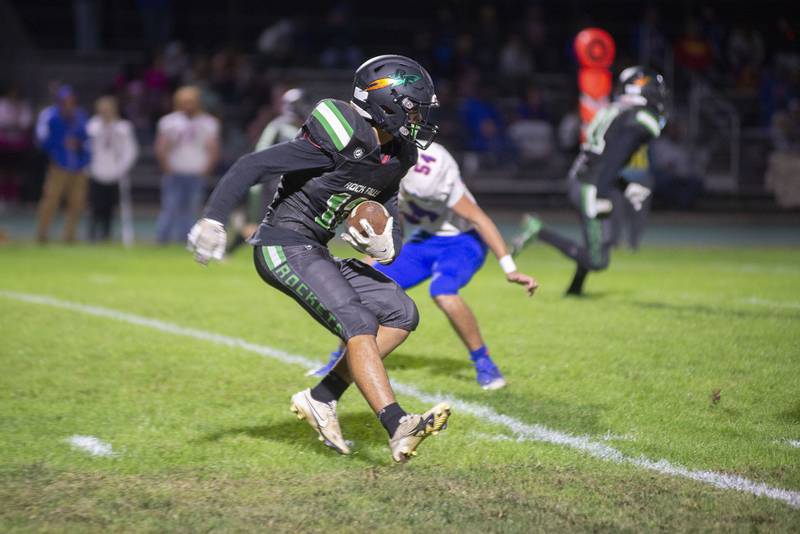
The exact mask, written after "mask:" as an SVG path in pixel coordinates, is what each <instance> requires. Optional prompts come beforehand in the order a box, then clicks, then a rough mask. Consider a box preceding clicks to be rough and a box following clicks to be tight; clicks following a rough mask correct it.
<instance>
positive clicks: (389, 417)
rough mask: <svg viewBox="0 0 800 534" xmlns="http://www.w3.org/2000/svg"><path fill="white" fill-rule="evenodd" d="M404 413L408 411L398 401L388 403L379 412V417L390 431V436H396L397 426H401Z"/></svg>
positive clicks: (387, 430) (384, 426)
mask: <svg viewBox="0 0 800 534" xmlns="http://www.w3.org/2000/svg"><path fill="white" fill-rule="evenodd" d="M404 415H406V412H405V411H404V410H403V409H402V408H401V407H400V405H399V404H397V403H396V402H393V403H392V404H389V405H387V406H386V407H384V409H383V410H381V411H380V412H378V419H380V422H381V424H382V425H383V428H385V429H386V432H388V433H389V437H391V436H394V433H395V432H396V431H397V427H398V426H400V419H401V418H402V417H403V416H404Z"/></svg>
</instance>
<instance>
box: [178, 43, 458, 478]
mask: <svg viewBox="0 0 800 534" xmlns="http://www.w3.org/2000/svg"><path fill="white" fill-rule="evenodd" d="M352 94H353V97H352V100H351V101H350V102H343V101H340V100H333V99H325V100H322V101H321V102H319V103H318V104H317V105H316V107H315V108H314V110H313V111H312V112H311V115H310V116H309V117H308V118H307V119H306V121H305V124H303V128H302V130H301V132H300V134H299V135H298V136H297V137H296V138H294V139H293V140H291V141H289V142H286V143H281V144H278V145H273V146H271V147H269V148H267V149H265V150H262V151H259V152H254V153H251V154H248V155H246V156H243V157H242V158H241V159H239V160H238V161H237V162H236V163H235V164H234V165H233V166H232V167H231V168H230V169H229V170H228V172H227V173H226V174H225V176H223V178H222V180H221V181H220V183H219V184H218V185H217V187H216V189H215V190H214V193H213V194H212V195H211V198H210V199H209V201H208V205H207V206H206V210H205V216H204V218H202V219H201V220H200V221H198V222H197V224H196V225H195V226H194V227H193V228H192V230H191V232H190V233H189V236H188V241H189V246H190V248H191V249H192V250H193V251H194V253H195V258H196V259H197V261H199V262H201V263H207V262H208V261H209V260H210V259H212V258H214V259H221V258H222V257H223V254H224V251H225V240H226V239H225V238H226V236H225V228H224V222H225V221H226V220H227V218H228V216H229V214H230V212H231V211H232V209H233V208H234V206H236V204H237V203H238V202H239V201H241V199H242V197H243V196H244V195H245V193H246V192H247V191H248V190H249V189H250V187H252V186H253V185H255V184H256V183H258V182H266V181H270V180H274V179H278V178H280V185H279V186H278V192H277V194H276V195H275V198H274V199H273V201H272V203H271V204H270V206H269V209H268V210H267V213H266V216H265V217H264V221H263V222H262V223H261V224H260V225H259V227H258V230H257V231H256V233H255V234H254V235H253V237H252V238H251V239H250V243H251V244H252V245H254V261H255V267H256V271H257V272H258V274H259V275H260V276H261V278H262V279H263V280H264V281H265V282H266V283H267V284H269V285H270V286H272V287H273V288H275V289H277V290H278V291H281V292H282V293H284V294H286V295H287V296H289V297H290V298H292V299H294V300H295V301H296V302H297V303H298V304H299V305H300V306H301V307H302V308H303V309H305V310H306V311H307V312H308V313H309V315H311V316H312V317H313V318H314V319H315V320H317V322H319V323H320V324H321V325H322V326H324V327H325V328H327V329H328V331H330V332H331V333H333V334H334V335H336V336H339V337H340V338H341V339H342V341H344V342H345V343H346V345H347V356H346V357H345V358H342V360H341V361H340V362H339V363H338V364H337V365H336V367H335V368H334V369H332V370H331V372H330V373H328V374H327V375H326V376H325V378H323V379H322V380H321V381H320V382H319V384H317V385H316V386H314V387H313V388H310V389H305V390H303V391H300V392H298V393H296V394H295V395H293V396H292V401H291V402H292V404H291V408H292V411H293V412H295V413H296V414H297V416H298V418H299V419H306V420H307V421H308V423H309V424H310V425H311V426H312V428H314V430H315V431H316V432H317V433H318V434H319V439H320V440H321V441H324V442H325V443H326V444H328V445H329V446H331V447H333V448H334V449H336V450H337V451H338V452H340V453H342V454H347V453H349V452H350V450H349V447H348V445H347V443H346V442H345V440H344V437H343V436H342V433H341V429H340V426H339V422H338V419H337V414H336V405H337V402H338V400H339V399H340V397H341V396H342V394H343V393H344V392H345V390H347V388H348V387H349V386H350V384H351V383H352V382H355V383H356V385H357V386H358V389H359V391H360V392H361V394H362V395H363V396H364V398H365V399H366V401H367V403H368V404H369V406H370V407H371V408H372V409H373V410H374V412H375V413H376V415H377V416H378V418H379V420H380V422H381V424H382V425H383V427H384V428H385V429H386V432H387V433H388V435H389V448H390V449H391V454H392V458H393V459H394V460H395V461H397V462H403V461H406V460H407V459H409V458H410V457H411V456H412V455H414V454H416V449H417V447H418V445H419V444H420V443H421V442H422V440H424V439H425V438H426V437H428V436H430V435H431V434H435V433H436V432H438V431H439V430H441V429H442V428H443V427H444V426H445V424H446V423H447V419H448V417H449V415H450V408H449V406H448V405H447V404H446V403H440V404H437V405H436V406H434V407H433V408H431V409H430V410H428V411H427V412H425V413H424V414H412V413H406V412H405V411H404V410H403V409H402V408H401V407H400V405H399V404H398V403H397V401H396V400H395V396H394V392H393V390H392V387H391V385H390V384H389V377H388V376H387V374H386V369H385V368H384V366H383V362H382V358H384V357H386V356H388V355H389V354H390V353H391V352H392V351H393V350H394V349H395V348H396V347H397V346H398V345H400V344H401V343H402V342H403V341H404V340H405V339H406V337H407V336H408V335H409V333H410V332H411V331H412V330H414V329H415V328H416V326H417V323H418V321H419V315H418V312H417V308H416V305H415V304H414V301H413V300H411V299H410V298H409V297H408V295H406V293H405V292H404V291H403V290H402V288H400V286H398V285H397V284H396V283H395V282H394V281H393V280H392V279H391V278H389V277H388V276H386V275H383V274H381V273H379V272H378V271H376V270H375V269H373V268H372V267H371V266H369V265H367V264H365V263H363V262H361V261H358V260H356V259H344V260H341V259H337V258H334V257H333V256H332V255H331V253H330V251H329V250H328V248H327V243H328V241H330V239H331V238H332V237H333V236H334V232H335V230H336V228H337V226H338V225H339V223H341V222H342V221H343V220H344V219H345V218H346V217H347V216H348V214H349V213H350V211H351V210H353V208H355V207H356V206H357V205H358V204H360V203H361V202H363V201H365V200H374V201H377V202H379V203H381V204H383V205H384V207H385V209H386V210H387V212H388V213H389V214H390V217H388V218H387V222H386V226H385V228H384V231H383V232H382V233H380V234H378V233H376V232H375V231H374V229H373V228H372V227H371V226H370V225H369V224H368V223H367V224H364V223H362V227H363V230H364V231H365V232H366V236H362V235H361V233H360V232H359V231H358V230H356V229H355V227H351V228H350V231H351V233H349V234H347V239H348V240H349V242H350V243H351V245H353V246H354V248H356V250H357V251H359V252H360V253H362V254H366V255H367V256H370V257H372V258H374V259H375V260H376V261H377V262H379V263H391V262H392V261H393V260H394V259H395V257H396V256H397V254H398V253H399V252H400V248H401V246H402V228H401V225H400V221H399V220H397V215H398V211H397V194H398V187H399V185H400V180H401V178H402V177H403V176H405V174H406V172H407V171H408V169H410V168H411V167H412V166H413V165H415V164H416V162H417V148H418V147H419V148H426V147H427V146H428V145H429V144H430V143H431V142H432V141H433V138H434V137H435V135H436V133H437V131H438V127H437V126H435V125H434V124H432V123H430V122H429V121H428V119H429V114H430V111H431V108H433V107H435V106H437V105H438V101H437V99H436V94H435V92H434V86H433V81H432V80H431V77H430V75H429V74H428V72H427V71H426V70H425V69H424V68H423V67H422V66H421V65H419V64H418V63H417V62H416V61H414V60H412V59H409V58H407V57H403V56H396V55H387V56H378V57H375V58H372V59H370V60H368V61H367V62H366V63H364V64H363V65H361V66H360V67H359V68H358V69H357V70H356V74H355V80H354V84H353V93H352ZM396 220H397V224H394V221H396Z"/></svg>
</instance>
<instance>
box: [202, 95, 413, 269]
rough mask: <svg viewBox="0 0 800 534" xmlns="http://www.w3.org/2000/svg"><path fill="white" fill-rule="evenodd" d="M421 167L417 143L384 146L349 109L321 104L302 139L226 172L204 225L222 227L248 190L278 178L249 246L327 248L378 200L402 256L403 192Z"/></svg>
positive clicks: (334, 103) (333, 102) (254, 156)
mask: <svg viewBox="0 0 800 534" xmlns="http://www.w3.org/2000/svg"><path fill="white" fill-rule="evenodd" d="M416 161H417V148H416V147H415V146H414V145H413V144H412V143H408V142H405V141H401V140H395V141H393V142H392V143H390V144H389V145H384V146H381V145H380V144H379V143H378V139H377V137H376V135H375V131H374V129H373V128H372V126H371V125H370V124H369V123H368V122H367V121H366V120H365V119H364V118H363V117H361V116H360V115H359V114H358V113H357V112H356V110H355V109H353V107H352V106H351V105H350V104H348V103H346V102H342V101H340V100H331V99H328V100H322V101H321V102H320V103H319V104H317V106H316V107H315V108H314V111H313V112H312V113H311V115H310V116H309V117H308V119H307V120H306V122H305V124H304V125H303V127H302V129H301V131H300V133H299V134H298V137H297V138H295V139H294V140H292V141H288V142H286V143H281V144H278V145H274V146H272V147H270V148H267V149H265V150H262V151H260V152H255V153H253V154H248V155H246V156H244V157H242V158H241V159H239V161H237V162H236V163H235V164H234V165H233V166H232V167H231V168H230V169H229V170H228V172H227V173H226V174H225V176H223V178H222V180H221V181H220V183H219V184H218V185H217V187H216V189H215V190H214V193H213V194H212V196H211V199H210V200H209V204H208V206H207V208H206V217H209V218H211V219H214V220H217V221H221V222H225V221H226V220H227V217H228V215H229V214H230V211H231V210H232V209H233V207H234V206H235V205H236V202H237V201H238V200H239V199H241V197H242V196H243V195H244V194H245V193H246V191H247V189H248V188H249V187H250V186H252V185H254V184H255V183H257V182H267V181H270V180H274V179H279V178H280V180H281V181H280V186H279V188H278V192H277V194H276V195H275V198H274V200H273V201H272V203H271V205H270V207H269V209H268V210H267V213H266V216H265V217H264V221H263V222H262V223H261V225H260V226H259V228H258V231H257V232H256V233H255V235H254V236H253V238H252V239H251V240H250V243H251V244H254V245H291V244H301V243H319V244H325V243H327V242H328V241H329V240H330V239H331V238H332V237H333V235H334V232H335V230H336V227H337V226H338V225H339V224H340V223H341V222H342V221H343V220H344V219H345V218H346V217H347V216H348V214H349V213H350V211H351V210H352V209H353V208H354V207H355V206H357V205H358V204H359V203H361V202H363V201H365V200H375V201H377V202H380V203H381V204H383V205H384V206H386V208H387V210H389V213H390V214H391V215H392V216H393V217H394V219H395V226H394V233H393V237H394V242H395V252H396V254H397V253H399V251H400V247H401V246H402V228H401V224H400V219H399V217H397V191H398V186H399V184H400V180H401V179H402V178H403V176H405V174H406V172H407V171H408V169H410V168H411V167H412V166H413V165H414V164H415V163H416Z"/></svg>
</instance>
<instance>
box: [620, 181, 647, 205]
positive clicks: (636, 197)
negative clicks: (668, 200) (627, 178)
mask: <svg viewBox="0 0 800 534" xmlns="http://www.w3.org/2000/svg"><path fill="white" fill-rule="evenodd" d="M649 196H650V189H648V188H647V187H645V186H643V185H642V184H637V183H636V182H631V183H629V184H628V187H626V188H625V198H627V199H628V202H630V203H631V205H632V206H633V209H635V210H636V211H640V210H641V209H642V205H643V204H644V201H645V200H647V197H649Z"/></svg>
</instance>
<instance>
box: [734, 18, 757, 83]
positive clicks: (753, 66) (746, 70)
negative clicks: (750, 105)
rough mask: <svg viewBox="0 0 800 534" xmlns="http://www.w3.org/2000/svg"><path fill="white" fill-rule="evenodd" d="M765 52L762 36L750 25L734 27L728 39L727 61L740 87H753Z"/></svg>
mask: <svg viewBox="0 0 800 534" xmlns="http://www.w3.org/2000/svg"><path fill="white" fill-rule="evenodd" d="M765 54H766V50H765V46H764V38H763V37H762V36H761V33H760V32H759V31H758V30H756V29H755V28H753V27H752V26H751V25H744V24H742V25H739V26H737V27H736V28H734V30H733V32H732V33H731V36H730V38H729V39H728V63H729V65H730V66H731V69H732V70H733V76H734V82H735V84H736V86H737V87H738V88H740V89H755V88H756V87H757V86H758V79H759V75H760V73H761V67H762V66H763V64H764V57H765Z"/></svg>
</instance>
